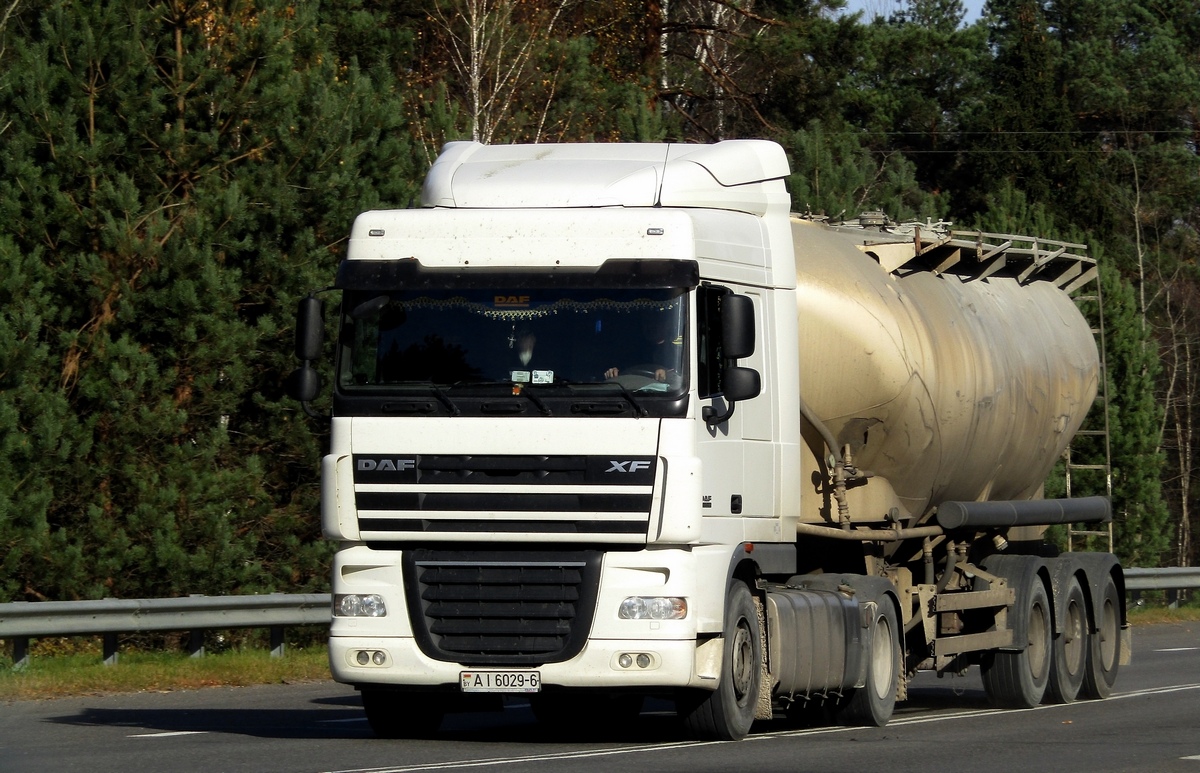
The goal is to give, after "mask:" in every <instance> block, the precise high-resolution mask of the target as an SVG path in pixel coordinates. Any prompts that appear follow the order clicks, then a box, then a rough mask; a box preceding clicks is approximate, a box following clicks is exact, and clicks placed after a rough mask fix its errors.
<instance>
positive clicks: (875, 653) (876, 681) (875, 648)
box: [871, 615, 896, 698]
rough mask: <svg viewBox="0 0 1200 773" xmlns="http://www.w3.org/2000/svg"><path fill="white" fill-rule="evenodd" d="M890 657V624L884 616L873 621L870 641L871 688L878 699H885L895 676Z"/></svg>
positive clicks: (892, 660)
mask: <svg viewBox="0 0 1200 773" xmlns="http://www.w3.org/2000/svg"><path fill="white" fill-rule="evenodd" d="M894 666H895V661H894V659H893V657H892V624H891V623H890V622H888V619H887V617H886V616H885V615H879V617H877V618H876V620H875V632H874V634H873V638H872V640H871V688H872V689H873V690H875V694H876V695H878V696H879V697H881V698H883V697H886V696H887V694H888V691H889V690H891V686H892V682H894V681H895V679H896V675H895V673H893V668H894Z"/></svg>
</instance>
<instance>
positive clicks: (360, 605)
mask: <svg viewBox="0 0 1200 773" xmlns="http://www.w3.org/2000/svg"><path fill="white" fill-rule="evenodd" d="M333 614H334V615H336V616H337V617H387V605H386V604H384V603H383V596H380V595H378V594H375V593H367V594H359V593H339V594H338V595H336V596H334V597H333Z"/></svg>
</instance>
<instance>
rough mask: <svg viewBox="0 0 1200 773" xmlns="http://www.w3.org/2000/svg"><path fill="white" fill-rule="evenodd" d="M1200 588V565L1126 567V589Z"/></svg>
mask: <svg viewBox="0 0 1200 773" xmlns="http://www.w3.org/2000/svg"><path fill="white" fill-rule="evenodd" d="M1188 588H1200V566H1175V567H1167V568H1165V569H1126V570H1125V590H1126V591H1144V590H1186V589H1188Z"/></svg>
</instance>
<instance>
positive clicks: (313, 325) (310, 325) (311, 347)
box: [296, 295, 325, 362]
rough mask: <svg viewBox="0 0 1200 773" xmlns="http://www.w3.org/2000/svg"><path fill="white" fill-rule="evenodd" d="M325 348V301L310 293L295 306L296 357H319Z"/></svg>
mask: <svg viewBox="0 0 1200 773" xmlns="http://www.w3.org/2000/svg"><path fill="white" fill-rule="evenodd" d="M324 348H325V302H324V301H322V300H319V299H318V298H316V297H314V296H312V295H310V296H308V297H307V298H304V299H302V300H301V301H300V304H299V305H298V306H297V307H296V357H297V358H298V359H301V360H305V361H307V362H311V361H313V360H319V359H321V353H322V351H323V349H324Z"/></svg>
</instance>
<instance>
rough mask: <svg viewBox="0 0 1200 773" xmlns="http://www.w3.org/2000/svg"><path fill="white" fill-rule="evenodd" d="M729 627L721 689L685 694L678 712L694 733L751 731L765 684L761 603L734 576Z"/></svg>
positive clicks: (728, 735) (734, 735) (734, 736)
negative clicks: (763, 684)
mask: <svg viewBox="0 0 1200 773" xmlns="http://www.w3.org/2000/svg"><path fill="white" fill-rule="evenodd" d="M724 633H725V648H724V653H723V656H722V660H721V676H720V679H719V680H718V684H717V689H716V690H714V691H713V692H704V693H699V694H694V693H693V694H689V695H687V696H684V697H683V698H681V700H680V706H679V712H680V715H681V716H682V718H683V722H684V725H685V726H686V727H687V729H688V731H689V732H690V733H691V734H692V735H694V736H697V737H699V738H702V739H705V740H718V741H737V740H740V739H742V738H745V737H746V734H747V733H749V732H750V725H752V724H753V723H754V712H755V708H756V707H757V705H758V695H759V690H761V689H762V683H761V682H762V680H761V678H760V674H761V665H762V657H763V655H762V639H761V638H760V637H759V630H758V609H757V607H755V606H754V598H753V597H752V596H751V595H750V589H749V588H748V587H746V585H745V584H743V583H740V582H735V583H734V584H733V585H732V586H731V587H730V589H729V593H728V595H727V596H726V599H725V632H724Z"/></svg>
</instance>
